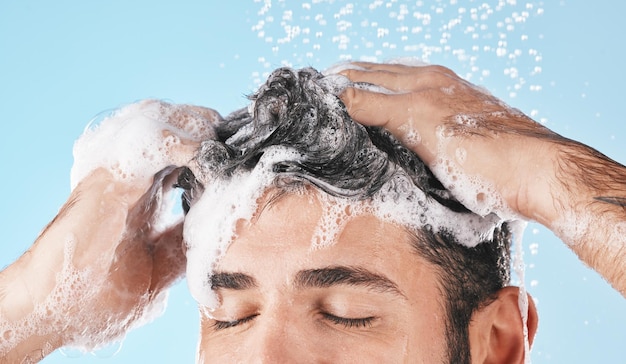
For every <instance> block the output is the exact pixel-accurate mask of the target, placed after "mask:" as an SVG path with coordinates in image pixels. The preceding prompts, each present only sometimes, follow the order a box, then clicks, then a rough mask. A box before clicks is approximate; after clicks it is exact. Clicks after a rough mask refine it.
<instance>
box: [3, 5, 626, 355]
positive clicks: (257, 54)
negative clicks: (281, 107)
mask: <svg viewBox="0 0 626 364" xmlns="http://www.w3.org/2000/svg"><path fill="white" fill-rule="evenodd" d="M267 4H271V6H270V7H269V8H267V9H266V10H263V8H264V6H266V5H267ZM302 4H305V5H302ZM306 4H308V6H307V5H306ZM624 8H625V5H622V4H621V3H616V2H609V1H597V2H594V3H593V5H592V4H591V3H590V2H582V1H560V2H559V1H549V2H545V3H542V2H538V1H535V2H531V1H528V2H523V1H517V2H516V1H511V0H508V1H499V2H497V1H492V2H491V5H490V6H485V5H483V3H482V2H475V1H463V0H458V1H455V0H448V1H411V2H409V1H401V0H397V1H368V2H360V3H359V5H357V4H356V3H354V4H353V3H350V2H346V1H329V0H327V1H313V2H308V3H307V2H304V3H303V2H288V1H276V0H275V1H273V2H270V1H264V2H261V1H253V0H247V1H237V2H235V1H231V2H225V1H220V2H218V1H199V0H197V1H191V0H182V1H176V2H174V1H155V0H152V1H132V2H131V1H121V0H118V1H114V0H112V1H106V2H104V1H100V2H98V1H67V0H65V1H63V0H58V1H54V2H47V1H34V0H24V1H11V0H4V1H2V2H1V3H0V118H1V121H0V122H1V124H0V125H1V126H2V134H1V140H2V141H1V142H0V165H1V166H2V178H0V190H2V191H3V193H4V196H2V203H0V217H1V218H0V230H1V231H3V238H2V240H1V241H0V267H3V266H5V265H7V264H9V263H10V262H12V261H13V260H15V259H16V258H17V257H18V256H19V255H20V254H21V253H22V252H23V251H24V250H25V249H26V248H27V247H28V246H29V245H30V244H31V243H32V242H33V241H34V239H35V238H36V236H37V234H38V233H39V231H40V230H41V228H43V227H44V226H45V225H46V224H47V223H48V222H49V221H50V220H51V219H52V218H53V217H54V215H55V214H56V212H57V210H58V208H59V207H60V206H61V205H62V204H63V202H64V201H65V199H66V197H67V196H68V194H69V171H70V167H71V165H72V145H73V142H74V140H75V139H76V138H77V137H78V136H79V135H80V134H81V132H82V130H83V128H84V127H85V125H86V124H87V123H88V121H89V120H90V119H92V118H93V117H94V116H95V115H97V114H99V113H101V112H103V111H106V110H110V109H114V108H117V107H120V106H122V105H125V104H127V103H130V102H133V101H136V100H139V99H144V98H160V99H165V100H169V101H172V102H177V103H194V104H200V105H204V106H210V107H213V108H216V109H218V110H219V111H221V112H222V113H224V114H226V113H228V112H230V111H233V110H234V109H236V108H238V107H241V106H244V105H245V104H246V99H245V95H246V94H248V93H250V92H251V91H252V90H254V88H255V87H256V86H257V85H258V84H259V82H261V81H262V80H263V79H264V76H265V75H266V74H267V72H269V71H271V70H272V69H274V68H276V67H279V66H281V65H283V64H288V65H293V66H296V67H302V66H309V65H310V66H314V67H316V68H319V69H323V68H326V67H328V66H330V65H332V64H334V63H335V62H337V61H339V60H340V59H349V58H351V59H366V60H378V61H384V60H388V59H391V58H395V57H404V56H412V57H422V58H426V60H428V61H430V62H432V63H439V64H443V65H446V66H448V67H450V68H452V69H453V70H455V71H456V72H457V73H459V74H460V75H462V76H464V77H467V78H468V79H470V80H471V81H472V82H475V83H478V84H480V85H483V86H485V87H486V88H487V89H489V90H491V91H492V92H493V93H494V94H495V95H497V96H498V97H500V98H502V99H503V100H505V101H506V102H508V103H509V104H511V105H512V106H515V107H517V108H519V109H521V110H522V111H524V112H525V113H527V114H530V115H532V116H533V117H534V118H535V119H536V120H538V121H540V122H542V123H545V124H546V125H547V126H548V127H550V128H552V129H553V130H555V131H556V132H558V133H561V134H563V135H565V136H567V137H570V138H573V139H576V140H579V141H582V142H584V143H586V144H589V145H591V146H593V147H595V148H597V149H598V150H600V151H601V152H603V153H605V154H607V155H608V156H610V157H612V158H613V159H615V160H617V161H620V162H622V163H624V162H626V148H625V145H626V143H625V139H626V130H625V129H624V127H623V126H622V124H623V121H624V112H623V105H624V101H623V96H622V95H623V87H624V84H626V71H625V67H624V66H623V64H624V58H625V57H624V56H625V55H624V38H623V29H622V25H623V14H624V10H626V9H624ZM290 11H291V13H290ZM298 27H299V28H298ZM307 29H308V30H307ZM524 252H525V255H524V259H525V264H526V279H525V283H526V285H527V286H528V288H529V291H530V292H531V293H532V294H533V296H534V297H535V298H536V299H537V306H538V310H539V314H540V325H539V332H538V335H537V339H536V342H535V346H534V350H533V353H532V358H533V362H535V363H587V362H606V363H616V362H623V360H624V359H623V358H624V347H623V345H624V343H625V342H626V329H625V328H626V300H624V298H622V297H621V296H620V295H619V294H618V293H616V292H615V291H613V290H612V289H611V288H610V286H609V285H608V284H606V283H605V282H604V281H603V280H602V279H601V278H600V277H599V276H598V275H597V274H596V273H595V272H593V271H591V270H589V269H587V268H586V267H585V266H584V265H583V264H581V263H580V262H579V261H578V260H577V259H576V257H575V256H574V255H573V254H572V253H571V252H570V251H569V250H568V249H567V247H565V246H564V245H563V244H562V243H561V242H560V241H559V240H558V239H556V238H555V237H554V236H553V235H552V233H550V232H549V231H548V230H546V229H545V228H543V227H541V226H538V225H536V224H531V225H530V226H529V228H528V229H527V231H526V234H525V237H524ZM197 316H198V315H197V310H196V307H195V303H194V301H193V299H192V298H191V297H190V296H189V293H188V292H187V288H186V285H185V282H184V281H183V282H181V283H180V284H178V285H177V286H175V287H174V288H173V289H172V291H171V298H170V302H169V307H168V309H167V312H166V313H165V315H164V316H163V317H161V318H160V319H158V320H157V321H155V322H153V323H151V324H149V325H146V326H144V327H142V328H140V329H138V330H136V331H134V332H131V333H129V334H128V336H127V338H126V340H125V341H124V343H123V346H122V348H121V350H120V351H119V352H118V353H117V354H115V355H113V356H112V358H109V359H102V358H100V357H98V356H94V355H92V354H85V355H79V356H78V358H72V357H73V356H76V353H74V352H69V353H66V354H63V353H60V352H56V353H54V354H53V355H51V356H50V357H49V358H47V359H45V360H44V363H72V362H76V363H91V362H98V363H135V362H154V363H170V362H171V363H174V362H176V363H182V362H192V361H193V360H194V357H195V348H196V343H197V334H198V318H197ZM113 351H114V350H113V349H111V350H108V351H105V352H102V353H100V354H98V355H99V356H104V357H106V356H111V355H112V352H113ZM68 356H69V358H68Z"/></svg>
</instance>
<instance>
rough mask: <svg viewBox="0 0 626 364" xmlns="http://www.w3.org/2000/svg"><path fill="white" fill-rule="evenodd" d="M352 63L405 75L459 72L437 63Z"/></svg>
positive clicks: (452, 74) (454, 74)
mask: <svg viewBox="0 0 626 364" xmlns="http://www.w3.org/2000/svg"><path fill="white" fill-rule="evenodd" d="M350 64H351V65H355V66H357V67H360V68H362V69H364V70H367V71H387V72H395V73H400V74H404V75H418V74H420V73H424V72H439V73H443V74H446V75H448V76H455V77H457V74H456V73H454V71H452V70H451V69H449V68H447V67H444V66H439V65H435V64H427V63H415V64H403V63H397V62H396V63H393V62H391V63H371V62H351V63H350Z"/></svg>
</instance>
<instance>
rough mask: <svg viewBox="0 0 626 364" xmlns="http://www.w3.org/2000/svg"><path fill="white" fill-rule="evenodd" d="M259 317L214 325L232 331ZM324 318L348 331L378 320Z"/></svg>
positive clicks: (326, 314)
mask: <svg viewBox="0 0 626 364" xmlns="http://www.w3.org/2000/svg"><path fill="white" fill-rule="evenodd" d="M257 316H259V314H258V313H257V314H255V315H251V316H248V317H244V318H242V319H239V320H233V321H217V320H215V323H214V324H213V328H214V329H215V330H218V331H219V330H226V329H230V328H232V327H235V326H239V325H243V324H245V323H247V322H250V321H252V320H253V319H254V318H255V317H257ZM322 316H323V317H324V319H326V320H328V321H330V322H331V323H333V324H335V325H342V326H343V327H345V328H346V329H362V328H366V327H371V326H372V322H373V321H374V319H376V318H375V317H373V316H372V317H363V318H345V317H339V316H335V315H331V314H329V313H322Z"/></svg>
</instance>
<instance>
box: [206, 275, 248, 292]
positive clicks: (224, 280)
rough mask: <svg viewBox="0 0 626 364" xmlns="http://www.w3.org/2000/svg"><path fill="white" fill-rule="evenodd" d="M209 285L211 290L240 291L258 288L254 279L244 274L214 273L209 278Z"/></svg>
mask: <svg viewBox="0 0 626 364" xmlns="http://www.w3.org/2000/svg"><path fill="white" fill-rule="evenodd" d="M209 283H210V284H211V289H212V290H217V289H232V290H237V291H241V290H246V289H250V288H255V287H258V284H257V282H256V280H255V279H254V277H252V276H249V275H247V274H244V273H231V272H215V273H214V274H212V275H211V276H210V277H209Z"/></svg>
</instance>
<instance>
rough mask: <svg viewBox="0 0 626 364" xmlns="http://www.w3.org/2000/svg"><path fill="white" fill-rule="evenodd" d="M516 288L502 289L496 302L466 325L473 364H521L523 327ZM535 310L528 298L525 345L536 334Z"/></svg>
mask: <svg viewBox="0 0 626 364" xmlns="http://www.w3.org/2000/svg"><path fill="white" fill-rule="evenodd" d="M519 293H520V292H519V288H517V287H505V288H503V289H501V290H500V291H498V293H497V298H496V299H495V301H493V302H492V303H490V304H489V305H488V306H486V307H483V308H482V309H480V310H478V311H476V312H474V314H473V315H472V321H471V322H470V326H469V340H470V352H471V357H472V363H485V364H486V363H524V355H525V350H524V346H525V343H524V326H523V322H522V315H521V314H520V310H519V304H518V299H519ZM537 324H538V317H537V308H536V307H535V303H534V302H533V299H532V297H530V295H528V318H527V320H526V327H527V328H528V342H529V345H532V343H533V340H534V338H535V333H536V332H537Z"/></svg>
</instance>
